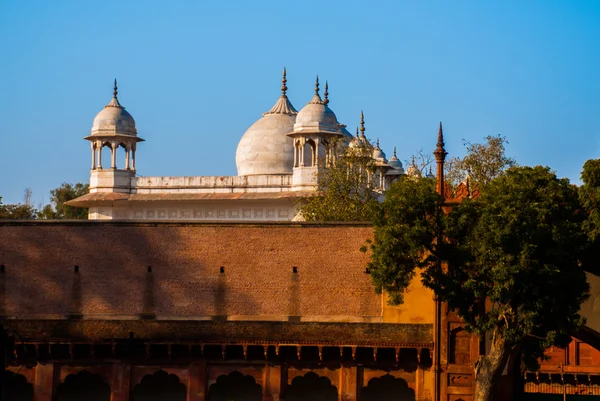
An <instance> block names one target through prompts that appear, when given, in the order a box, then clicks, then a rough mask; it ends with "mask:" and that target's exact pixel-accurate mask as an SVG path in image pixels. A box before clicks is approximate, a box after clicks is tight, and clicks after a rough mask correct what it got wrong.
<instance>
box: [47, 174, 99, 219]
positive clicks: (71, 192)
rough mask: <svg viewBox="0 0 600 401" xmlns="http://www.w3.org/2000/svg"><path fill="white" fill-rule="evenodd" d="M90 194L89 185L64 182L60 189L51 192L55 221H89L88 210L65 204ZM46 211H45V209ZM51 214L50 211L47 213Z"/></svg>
mask: <svg viewBox="0 0 600 401" xmlns="http://www.w3.org/2000/svg"><path fill="white" fill-rule="evenodd" d="M88 192H89V185H88V184H82V183H79V182H78V183H77V184H74V185H73V184H70V183H67V182H63V183H62V184H61V186H60V187H58V188H55V189H53V190H51V191H50V200H51V201H52V204H53V205H54V215H53V216H52V217H51V218H54V219H87V218H88V209H87V208H79V207H72V206H67V205H65V202H68V201H70V200H73V199H75V198H79V197H80V196H83V195H85V194H87V193H88ZM44 210H45V209H44ZM46 213H47V214H50V212H49V211H46Z"/></svg>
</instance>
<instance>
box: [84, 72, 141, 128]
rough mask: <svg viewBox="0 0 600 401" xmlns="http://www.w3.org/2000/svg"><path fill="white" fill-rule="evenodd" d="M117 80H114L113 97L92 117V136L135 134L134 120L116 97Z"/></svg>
mask: <svg viewBox="0 0 600 401" xmlns="http://www.w3.org/2000/svg"><path fill="white" fill-rule="evenodd" d="M117 93H118V92H117V81H116V80H115V88H114V93H113V98H112V99H111V101H110V103H108V104H107V105H106V106H104V108H103V109H102V110H101V111H100V113H98V114H97V115H96V117H95V118H94V123H93V124H92V131H91V135H92V136H100V135H103V136H107V135H108V136H110V135H133V136H137V129H136V128H135V120H134V119H133V117H132V116H131V114H129V113H128V112H127V110H125V107H123V106H121V104H120V103H119V99H118V98H117Z"/></svg>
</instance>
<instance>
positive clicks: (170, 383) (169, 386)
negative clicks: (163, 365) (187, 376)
mask: <svg viewBox="0 0 600 401" xmlns="http://www.w3.org/2000/svg"><path fill="white" fill-rule="evenodd" d="M133 400H134V401H164V400H169V401H185V400H186V388H185V385H184V384H183V383H181V382H180V381H179V377H177V376H176V375H174V374H168V373H167V372H165V371H164V370H158V371H156V372H154V374H151V375H146V376H144V377H142V381H141V382H140V383H139V384H136V386H135V387H134V388H133Z"/></svg>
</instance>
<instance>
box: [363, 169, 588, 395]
mask: <svg viewBox="0 0 600 401" xmlns="http://www.w3.org/2000/svg"><path fill="white" fill-rule="evenodd" d="M440 206H441V200H440V198H439V196H437V194H436V193H435V190H434V188H433V185H432V184H431V182H428V181H427V180H408V179H403V180H400V181H398V182H397V183H395V184H394V185H393V186H392V188H391V190H390V191H388V192H387V194H386V199H385V201H384V202H383V204H382V205H381V210H380V211H378V213H377V214H376V216H377V217H376V219H375V220H374V225H375V232H374V239H373V241H372V243H371V245H370V248H371V251H372V256H371V261H370V262H369V268H370V271H371V274H372V278H373V283H374V285H375V288H376V290H377V291H378V292H381V291H383V290H385V291H386V292H388V293H389V294H390V301H391V303H392V304H397V303H400V302H402V294H403V292H404V290H405V289H406V288H407V286H408V284H409V283H410V280H411V279H412V278H413V277H414V276H415V274H417V270H416V269H418V268H420V269H422V270H420V271H421V278H422V281H423V284H424V285H425V286H426V287H428V288H430V289H431V290H432V291H433V292H434V294H435V295H436V296H437V297H438V299H440V300H441V301H444V302H448V305H449V307H450V308H452V309H454V310H455V311H456V312H457V313H458V314H459V316H461V317H462V319H464V321H465V324H466V328H467V330H469V331H470V332H472V333H475V334H477V335H478V336H480V338H482V339H484V338H485V337H486V335H489V336H490V338H491V341H490V345H489V352H488V353H487V354H486V355H484V356H481V357H480V358H479V360H478V362H477V364H476V365H475V399H476V400H478V401H484V400H485V401H487V400H492V399H493V395H494V393H495V392H496V390H497V388H496V385H497V383H498V380H497V379H498V378H499V376H500V375H501V373H502V371H503V370H504V368H505V367H506V365H507V363H508V360H509V358H510V357H511V355H517V354H518V355H521V358H522V359H521V360H522V362H523V363H524V366H527V367H529V368H535V367H536V364H537V360H538V358H540V357H542V356H543V352H544V349H546V348H548V347H549V346H565V345H567V344H568V342H569V341H570V334H572V333H573V330H574V329H576V328H577V327H578V326H579V325H581V324H582V323H583V321H582V318H581V317H580V316H579V315H578V310H579V307H580V305H581V303H582V302H583V301H584V300H586V299H587V297H588V295H589V294H588V291H589V286H588V284H587V280H586V276H585V271H584V270H585V269H586V268H587V266H586V265H585V260H586V257H585V255H586V252H587V250H588V248H589V241H588V237H587V235H586V233H585V230H584V226H585V213H583V212H582V205H581V203H580V201H579V197H578V191H577V188H576V187H575V186H573V185H571V184H570V183H569V181H568V180H567V179H560V178H557V177H556V175H555V174H554V173H552V172H551V171H550V169H549V168H547V167H541V166H538V167H513V168H510V169H508V170H506V172H505V173H504V174H501V175H500V176H498V177H496V178H495V179H493V180H492V181H490V182H489V184H488V185H486V188H485V191H484V192H483V193H482V195H481V197H480V198H478V199H474V200H470V199H466V200H465V201H463V202H462V203H461V204H460V205H458V206H456V207H455V208H454V209H453V210H452V211H451V212H450V213H449V214H448V215H445V214H444V213H442V211H441V207H440ZM484 306H485V307H484Z"/></svg>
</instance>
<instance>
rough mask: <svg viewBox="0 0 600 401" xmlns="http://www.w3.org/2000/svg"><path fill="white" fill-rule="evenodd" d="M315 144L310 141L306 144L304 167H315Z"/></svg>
mask: <svg viewBox="0 0 600 401" xmlns="http://www.w3.org/2000/svg"><path fill="white" fill-rule="evenodd" d="M315 150H316V147H315V142H314V141H313V140H312V139H309V140H308V141H306V143H305V144H304V167H312V166H314V165H315V157H316V154H315Z"/></svg>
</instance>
